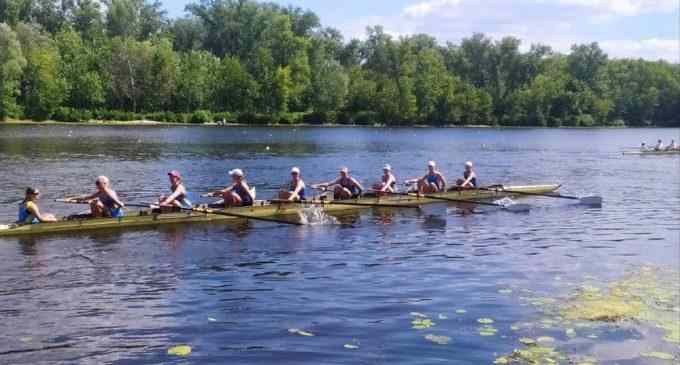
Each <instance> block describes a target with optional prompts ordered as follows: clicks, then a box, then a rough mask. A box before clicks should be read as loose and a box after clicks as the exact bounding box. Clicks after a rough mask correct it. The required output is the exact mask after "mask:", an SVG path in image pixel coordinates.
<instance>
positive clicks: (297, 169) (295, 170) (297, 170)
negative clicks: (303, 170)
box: [290, 167, 300, 174]
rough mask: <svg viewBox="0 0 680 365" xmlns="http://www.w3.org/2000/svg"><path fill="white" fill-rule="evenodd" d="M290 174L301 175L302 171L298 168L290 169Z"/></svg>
mask: <svg viewBox="0 0 680 365" xmlns="http://www.w3.org/2000/svg"><path fill="white" fill-rule="evenodd" d="M290 173H291V174H299V173H300V169H299V168H297V167H293V168H292V169H290Z"/></svg>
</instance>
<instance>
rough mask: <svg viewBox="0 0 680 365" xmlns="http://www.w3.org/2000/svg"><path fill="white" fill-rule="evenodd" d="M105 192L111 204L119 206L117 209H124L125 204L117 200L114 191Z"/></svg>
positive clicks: (107, 189) (107, 190)
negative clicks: (111, 201)
mask: <svg viewBox="0 0 680 365" xmlns="http://www.w3.org/2000/svg"><path fill="white" fill-rule="evenodd" d="M105 191H106V194H108V195H109V197H110V198H111V200H113V202H114V203H116V205H117V206H119V207H121V208H124V207H125V203H123V202H122V201H121V200H120V199H119V198H118V194H116V192H115V191H113V190H111V189H109V188H106V190H105Z"/></svg>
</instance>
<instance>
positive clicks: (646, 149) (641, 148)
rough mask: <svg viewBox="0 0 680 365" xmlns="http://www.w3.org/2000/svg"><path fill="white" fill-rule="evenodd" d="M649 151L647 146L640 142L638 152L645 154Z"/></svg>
mask: <svg viewBox="0 0 680 365" xmlns="http://www.w3.org/2000/svg"><path fill="white" fill-rule="evenodd" d="M648 150H649V149H648V148H647V144H646V143H645V142H642V145H640V152H647V151H648Z"/></svg>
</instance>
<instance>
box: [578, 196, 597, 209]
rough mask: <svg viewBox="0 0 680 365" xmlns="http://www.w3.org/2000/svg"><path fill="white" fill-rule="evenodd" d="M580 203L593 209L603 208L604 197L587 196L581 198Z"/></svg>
mask: <svg viewBox="0 0 680 365" xmlns="http://www.w3.org/2000/svg"><path fill="white" fill-rule="evenodd" d="M580 203H581V204H582V205H588V206H591V207H601V206H602V197H601V196H586V197H583V198H581V200H580Z"/></svg>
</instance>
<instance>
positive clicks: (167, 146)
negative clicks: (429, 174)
mask: <svg viewBox="0 0 680 365" xmlns="http://www.w3.org/2000/svg"><path fill="white" fill-rule="evenodd" d="M658 138H662V139H664V140H670V139H671V138H675V139H676V140H678V139H680V131H679V130H678V129H626V130H544V129H540V130H532V129H521V130H496V129H362V128H356V129H349V128H347V129H343V128H333V129H326V128H301V129H283V128H281V129H277V128H218V127H94V126H0V202H1V203H2V204H0V223H2V222H10V221H13V220H14V219H15V215H16V202H17V201H18V200H20V199H21V197H22V193H23V190H24V189H25V187H26V186H28V185H32V186H36V187H38V188H40V189H41V191H42V192H43V196H42V200H41V202H42V203H41V207H42V210H43V211H49V212H54V213H57V214H60V215H63V214H69V213H75V212H78V211H79V210H82V207H79V206H65V205H62V204H59V203H54V202H53V200H54V199H55V198H59V197H63V196H65V195H72V194H75V193H86V192H89V191H91V190H92V189H93V188H94V186H93V185H94V184H93V181H94V177H95V176H96V175H100V174H103V175H108V176H109V177H110V178H111V180H112V184H113V187H114V189H116V190H117V191H118V192H119V194H121V195H122V196H123V197H124V199H126V200H127V201H145V200H146V201H148V200H149V199H151V198H152V197H156V196H158V195H159V194H160V193H162V192H164V191H165V190H166V189H167V177H166V173H167V171H168V170H171V169H178V170H180V171H181V172H182V173H183V174H184V175H185V182H186V184H187V185H188V187H189V188H190V190H192V191H194V192H197V193H200V192H205V191H209V190H211V189H214V188H217V187H220V186H224V184H226V182H227V181H228V177H227V176H226V171H228V170H229V169H231V168H235V167H240V168H242V169H244V170H245V171H246V174H247V178H248V181H249V182H250V183H251V185H254V186H256V187H257V189H258V197H259V198H267V197H270V196H272V195H273V194H274V192H275V191H276V190H277V189H278V187H279V186H280V185H281V184H282V183H284V182H285V181H286V179H287V177H288V172H289V170H290V168H291V167H292V166H299V167H300V168H301V169H302V172H303V176H304V178H305V180H306V181H307V182H308V183H310V182H318V181H325V180H329V179H331V178H333V177H335V175H336V174H337V172H336V171H337V169H338V168H339V167H340V166H342V165H347V166H349V167H350V168H351V170H352V171H353V175H354V176H355V177H357V178H358V179H359V180H360V181H362V182H363V183H365V185H370V183H372V182H374V181H376V180H377V179H378V178H379V176H380V174H381V167H382V165H383V164H384V163H390V164H392V166H393V169H394V171H395V174H396V175H397V177H398V178H399V179H400V180H403V179H406V178H411V177H415V176H417V175H421V174H422V173H424V170H425V164H426V163H427V160H429V159H434V160H436V161H437V162H438V163H439V165H440V167H441V169H442V171H444V172H445V173H446V175H447V176H448V177H449V179H451V180H454V177H456V176H458V175H459V174H460V173H461V172H462V166H463V163H464V162H465V161H466V160H473V161H475V163H476V166H477V171H478V174H479V175H480V179H481V182H482V183H483V184H491V183H503V184H512V183H516V184H540V183H550V182H558V183H561V184H563V187H562V192H563V194H572V195H590V194H596V195H601V196H602V197H603V198H604V205H603V207H602V208H598V209H594V208H587V207H582V206H578V205H574V204H573V203H572V202H570V201H564V200H558V199H547V198H530V199H522V201H523V202H527V203H529V204H531V205H532V206H533V207H534V209H532V211H531V212H530V213H528V214H515V213H510V212H504V211H497V210H494V209H487V208H479V209H477V213H479V214H471V215H469V214H468V215H463V214H461V213H460V211H459V210H458V209H456V207H455V206H450V207H448V209H433V211H432V212H429V211H426V212H418V211H413V210H400V211H389V212H386V211H380V212H379V211H371V210H365V211H362V212H357V213H354V214H350V215H348V216H343V217H341V218H340V219H339V223H337V224H325V225H314V226H303V227H295V226H281V225H277V224H270V223H260V222H240V223H231V224H212V225H195V226H177V227H162V228H157V229H156V228H152V229H136V230H125V231H108V232H99V233H79V234H69V235H63V234H62V235H56V236H43V237H34V238H30V239H16V238H7V239H0V363H2V364H40V363H44V364H47V363H68V364H71V363H83V364H100V363H114V364H158V363H183V364H189V363H191V364H225V363H230V364H237V363H243V364H245V363H248V364H255V363H257V364H270V363H279V364H444V363H446V364H451V363H454V364H491V363H493V362H494V361H495V359H496V358H498V357H500V356H503V355H506V356H507V355H509V354H511V353H512V352H513V350H514V349H521V348H522V347H523V346H524V345H523V344H521V343H520V342H518V340H519V339H520V338H524V337H529V338H534V339H535V338H540V337H541V336H542V337H543V340H544V341H546V342H550V343H551V345H550V346H549V347H550V348H554V349H555V351H558V352H560V353H563V354H565V356H569V360H565V359H564V358H562V359H561V360H558V362H560V363H565V364H566V363H571V362H573V363H576V362H578V361H581V362H589V363H598V364H657V363H659V364H668V363H672V362H673V361H678V359H679V358H678V356H679V355H678V344H677V343H674V342H669V341H664V340H663V339H662V338H663V337H664V333H663V331H660V330H659V329H658V328H655V326H653V325H650V324H649V323H645V322H644V321H628V322H627V323H626V324H625V325H616V326H608V325H606V324H598V323H593V324H590V325H584V327H583V328H584V329H581V327H578V328H576V331H575V333H574V332H570V331H567V332H565V329H564V328H561V327H560V326H559V324H557V323H555V322H554V321H553V323H552V324H551V322H550V320H549V319H545V318H546V313H545V310H544V309H543V308H542V306H543V305H542V304H543V303H553V302H555V301H559V299H551V300H547V299H546V298H564V297H566V296H569V295H570V293H572V292H573V291H574V290H575V289H578V288H583V287H584V286H585V285H590V286H596V287H601V288H603V289H604V288H606V287H607V286H608V285H610V284H608V283H611V282H615V281H616V280H620V279H621V278H623V277H626V275H631V274H632V275H636V274H635V273H636V272H639V270H641V268H642V270H657V269H658V270H666V269H668V270H670V272H672V273H675V272H677V270H678V266H679V265H680V251H679V246H680V243H679V241H680V223H679V222H680V157H678V156H657V157H650V156H647V157H640V156H622V154H621V151H622V150H623V149H624V148H626V147H627V148H634V147H635V146H637V145H639V143H640V142H641V141H643V140H644V141H646V142H648V143H652V142H653V141H655V140H656V139H658ZM445 208H446V207H445ZM679 279H680V278H679ZM538 297H540V298H543V299H541V300H539V301H538V302H537V301H536V300H533V299H532V298H538ZM677 299H678V298H677V295H675V296H673V294H671V299H670V300H674V301H676V302H677ZM532 301H533V304H532ZM675 305H676V307H673V308H672V309H673V310H674V311H676V313H677V311H680V307H677V304H675ZM678 315H680V314H678ZM487 319H489V320H493V324H490V322H489V321H488V320H487ZM535 321H539V322H538V323H543V324H542V325H532V323H534V322H535ZM675 325H677V326H680V318H678V319H677V322H676V323H675ZM296 329H298V330H297V331H296ZM310 335H313V336H310ZM176 345H188V346H190V347H191V349H192V352H191V354H189V355H188V356H185V357H182V356H175V355H170V354H168V353H167V351H168V349H169V348H171V347H173V346H176ZM650 351H654V352H660V353H663V354H670V356H675V360H668V359H667V360H663V359H661V358H659V356H656V357H655V356H642V355H640V354H641V353H644V352H650ZM657 355H658V354H657ZM661 357H663V356H661ZM579 359H581V360H579ZM584 359H585V360H584ZM506 360H507V358H506ZM501 362H502V360H501Z"/></svg>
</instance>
